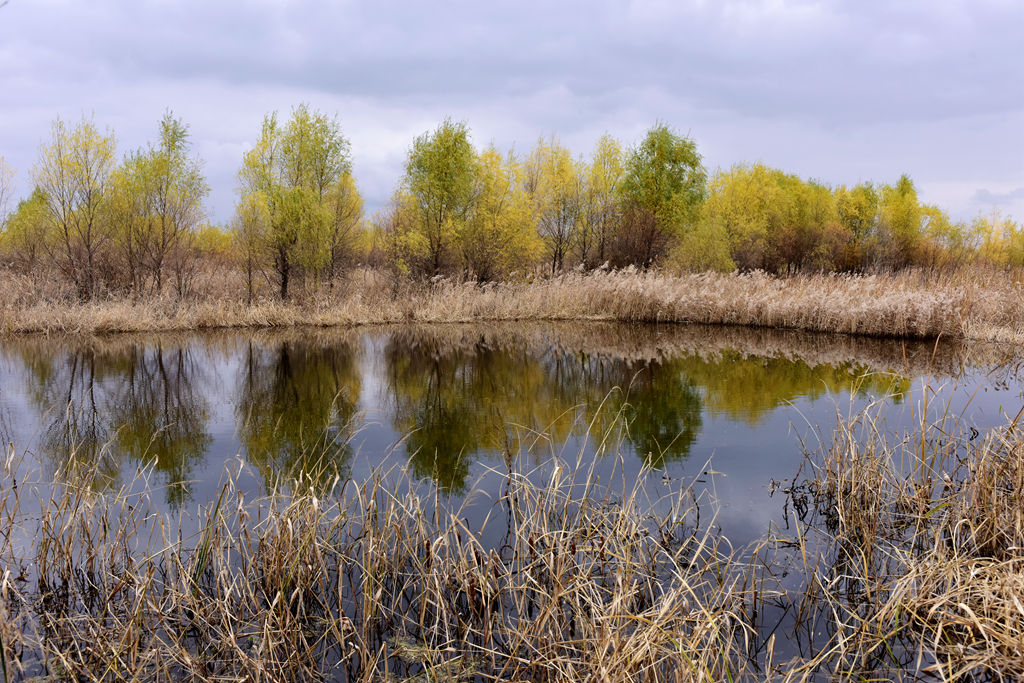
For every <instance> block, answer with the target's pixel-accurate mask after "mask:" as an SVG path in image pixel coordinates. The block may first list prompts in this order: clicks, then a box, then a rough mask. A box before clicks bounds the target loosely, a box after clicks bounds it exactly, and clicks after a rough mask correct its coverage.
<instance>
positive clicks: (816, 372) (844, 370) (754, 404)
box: [679, 350, 910, 425]
mask: <svg viewBox="0 0 1024 683" xmlns="http://www.w3.org/2000/svg"><path fill="white" fill-rule="evenodd" d="M679 369H680V371H681V372H683V373H685V374H686V375H687V376H688V377H689V378H690V379H691V380H692V381H693V382H694V383H695V384H697V385H699V386H700V387H701V388H702V389H703V393H704V402H705V404H706V405H707V407H708V408H709V409H711V410H714V411H718V412H721V413H724V414H725V415H728V416H729V417H730V418H732V419H734V420H742V421H744V422H746V423H748V424H751V425H757V424H758V423H760V422H761V420H762V419H764V417H766V416H767V415H768V414H769V413H771V412H772V411H773V410H775V409H776V408H778V407H779V406H781V405H784V404H788V403H790V402H792V401H794V400H796V399H799V398H808V399H810V400H812V401H813V400H816V399H818V398H820V397H821V396H824V395H826V394H838V393H841V392H853V393H855V394H857V395H860V396H867V395H874V396H887V395H891V396H893V398H894V399H895V400H896V401H897V402H898V401H899V398H900V396H902V395H903V394H905V393H906V392H908V391H909V390H910V380H909V379H908V378H906V377H901V376H899V375H894V374H890V373H879V372H870V371H869V370H868V369H867V368H866V367H864V366H861V365H859V364H857V363H854V362H845V363H835V364H825V363H820V364H816V365H810V364H808V363H806V362H804V361H803V360H799V359H791V358H785V357H762V356H751V355H747V354H743V353H741V352H739V351H734V350H726V351H721V352H719V353H717V354H715V355H714V356H712V357H710V358H702V357H700V356H697V355H692V356H686V357H683V358H682V359H680V363H679Z"/></svg>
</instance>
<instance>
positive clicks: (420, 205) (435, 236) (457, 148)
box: [402, 119, 476, 275]
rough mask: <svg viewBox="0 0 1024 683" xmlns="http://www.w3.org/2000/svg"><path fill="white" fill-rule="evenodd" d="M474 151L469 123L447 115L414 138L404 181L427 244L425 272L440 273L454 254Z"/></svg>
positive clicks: (420, 241) (468, 199) (421, 243)
mask: <svg viewBox="0 0 1024 683" xmlns="http://www.w3.org/2000/svg"><path fill="white" fill-rule="evenodd" d="M475 157H476V154H475V152H474V150H473V146H472V144H471V143H470V141H469V128H468V127H467V126H466V124H464V123H454V122H452V120H451V119H445V120H444V122H442V123H441V125H440V126H438V127H437V129H436V130H435V131H434V132H433V133H424V134H423V135H420V136H419V137H417V138H416V139H415V140H414V141H413V144H412V148H411V149H410V150H409V154H408V157H407V159H406V162H405V178H404V180H403V182H402V187H403V192H404V194H405V196H406V197H407V198H408V199H409V200H411V201H409V202H408V203H407V205H411V207H413V208H414V210H415V213H414V222H413V224H412V228H413V230H414V231H415V232H416V233H417V235H416V240H415V241H416V242H417V248H418V249H425V254H424V257H425V258H424V259H423V261H422V262H421V263H420V264H419V268H418V269H419V270H420V271H421V272H423V273H426V274H431V275H438V274H440V273H441V272H442V271H443V270H444V269H445V268H447V267H449V266H450V265H451V263H452V261H453V259H454V253H453V243H454V241H455V239H456V235H457V234H458V233H459V232H460V231H461V230H462V229H463V227H464V224H465V221H466V219H467V218H468V216H469V211H470V207H471V205H472V203H473V194H474V186H475V179H474V173H475V170H476V163H475Z"/></svg>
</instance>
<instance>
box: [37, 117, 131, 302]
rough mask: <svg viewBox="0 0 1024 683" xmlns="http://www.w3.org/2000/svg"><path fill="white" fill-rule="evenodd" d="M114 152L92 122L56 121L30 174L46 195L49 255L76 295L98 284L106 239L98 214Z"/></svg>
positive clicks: (111, 140)
mask: <svg viewBox="0 0 1024 683" xmlns="http://www.w3.org/2000/svg"><path fill="white" fill-rule="evenodd" d="M114 152H115V142H114V136H113V134H110V133H107V134H103V133H100V131H99V130H98V129H97V128H96V126H95V124H94V123H93V122H92V121H89V120H87V119H83V120H82V121H81V122H80V123H79V124H78V125H76V126H75V127H74V128H70V129H69V128H68V127H67V126H66V125H65V124H64V122H63V121H61V120H60V119H57V120H56V121H54V123H53V127H52V132H51V139H50V143H49V144H47V145H44V146H43V148H42V149H41V150H40V151H39V161H38V162H37V164H36V166H35V168H34V169H33V173H32V175H33V178H34V180H35V183H36V185H37V186H38V187H39V189H40V190H41V191H42V192H43V195H44V196H45V197H46V204H47V217H46V218H47V223H48V227H49V228H52V229H53V231H54V232H55V233H56V239H55V243H54V245H53V247H52V249H51V250H50V252H49V254H50V256H51V258H52V259H53V261H54V263H55V264H56V265H57V266H58V267H59V268H60V270H61V271H62V272H63V273H64V275H65V276H66V277H68V278H69V279H70V280H71V281H72V283H73V284H74V286H75V289H76V291H77V293H78V296H79V298H81V299H90V298H92V297H93V296H94V295H95V294H96V292H97V289H98V286H99V284H100V283H99V277H98V273H99V268H100V265H101V264H100V261H101V259H102V257H103V255H104V254H103V252H104V250H105V249H106V247H107V245H108V243H109V233H108V231H107V230H106V229H105V228H106V227H107V226H105V225H104V224H103V223H102V221H101V215H102V210H103V208H104V202H105V200H106V193H107V190H108V189H109V185H110V180H111V177H112V175H113V172H114V167H115V163H116V161H115V157H114Z"/></svg>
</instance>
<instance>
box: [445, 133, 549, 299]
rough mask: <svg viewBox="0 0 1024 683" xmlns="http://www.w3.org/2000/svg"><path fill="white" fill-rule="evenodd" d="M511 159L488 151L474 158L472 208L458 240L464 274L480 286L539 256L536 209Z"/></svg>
mask: <svg viewBox="0 0 1024 683" xmlns="http://www.w3.org/2000/svg"><path fill="white" fill-rule="evenodd" d="M523 174H524V170H523V167H522V165H521V164H520V163H519V160H518V159H516V157H515V155H514V154H513V153H511V152H510V153H509V154H507V155H506V156H504V157H503V156H502V155H501V153H500V152H499V151H498V150H497V149H496V148H495V147H494V146H493V145H491V146H489V147H488V148H487V149H485V150H484V151H482V152H481V153H480V154H479V155H477V158H476V169H475V172H474V178H475V187H474V190H473V205H472V209H471V211H470V212H469V215H468V218H467V220H466V221H465V222H464V223H463V224H462V226H461V229H460V230H459V232H458V234H457V235H456V238H457V243H458V248H459V253H460V255H461V259H462V267H463V271H464V272H465V274H466V275H468V276H472V277H475V278H476V279H477V280H479V281H481V282H487V281H490V280H495V279H500V278H505V277H508V276H509V275H510V274H511V273H512V272H514V271H516V270H517V269H521V268H528V267H529V266H530V265H531V264H533V263H534V262H535V261H536V260H537V257H538V255H539V252H540V250H541V245H540V239H539V236H538V235H537V233H536V232H535V231H534V230H533V220H534V213H533V211H534V208H533V206H532V205H531V202H530V197H529V195H528V194H527V192H526V190H525V188H524V186H523Z"/></svg>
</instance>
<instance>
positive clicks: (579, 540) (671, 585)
mask: <svg viewBox="0 0 1024 683" xmlns="http://www.w3.org/2000/svg"><path fill="white" fill-rule="evenodd" d="M13 460H14V458H13V455H12V456H11V457H9V458H8V465H7V466H8V469H9V470H10V469H11V467H12V465H11V462H12V461H13ZM83 477H85V478H87V477H88V473H78V474H77V478H78V479H79V480H80V479H82V478H83ZM295 486H296V487H297V488H298V489H301V492H299V493H294V492H293V493H292V494H291V495H284V494H278V495H276V496H274V497H272V498H268V499H262V500H257V501H247V500H246V499H245V496H244V494H243V493H242V492H241V491H240V490H239V488H238V487H237V486H236V484H235V482H234V481H233V480H231V479H229V480H227V481H226V482H225V483H224V485H223V487H222V488H221V492H220V494H219V496H218V498H217V499H216V501H213V502H212V503H211V504H210V505H209V506H208V507H206V508H205V509H204V510H203V511H202V513H201V514H200V515H199V517H198V518H197V519H196V520H195V524H194V526H190V525H188V524H185V523H184V522H182V520H178V523H177V524H175V523H174V521H173V520H168V519H166V518H165V517H164V516H162V515H160V514H159V513H157V512H155V511H154V510H153V509H152V508H151V507H150V505H149V504H148V503H147V498H146V496H145V495H144V494H132V493H129V492H128V490H125V491H123V492H122V493H120V494H118V495H109V496H97V495H95V494H92V493H89V492H88V486H86V485H84V484H83V485H74V486H72V485H57V486H56V489H55V490H54V493H53V496H52V497H50V498H49V499H45V498H44V502H43V503H42V505H41V509H36V508H34V507H33V503H34V501H33V498H32V496H30V495H29V489H30V488H31V486H30V485H29V484H27V483H26V482H24V481H21V482H19V485H18V486H17V487H14V486H9V485H5V487H4V490H3V498H2V500H0V514H2V517H0V527H2V532H3V533H2V535H0V539H2V540H0V544H2V545H0V557H2V558H3V563H4V572H3V578H2V586H0V590H2V595H3V604H2V610H0V636H2V638H0V640H2V643H0V648H2V652H3V662H0V664H2V666H3V667H4V676H5V680H10V679H12V678H13V679H25V680H28V679H33V678H36V677H43V678H48V679H50V678H52V679H67V680H96V681H98V680H104V681H107V680H171V679H174V680H177V679H182V678H188V679H190V680H201V681H213V680H268V681H285V680H355V681H371V680H388V681H413V680H416V681H463V680H487V681H492V680H493V681H498V680H501V681H521V680H532V681H570V680H601V681H625V680H655V679H656V680H680V681H691V680H692V681H712V680H714V681H717V680H725V679H727V678H729V677H734V676H736V675H739V674H740V673H741V672H742V671H743V669H744V667H745V666H748V664H745V662H747V661H748V660H747V658H746V657H745V655H744V654H743V653H744V650H745V648H746V646H747V644H748V643H749V642H750V637H751V629H750V626H749V619H748V618H747V617H746V615H745V609H744V595H745V590H746V581H747V580H748V577H747V575H745V574H742V573H736V572H725V571H723V569H724V568H726V567H728V566H730V562H731V560H730V557H731V556H730V554H729V552H728V548H727V546H725V545H723V544H722V543H721V541H720V539H717V538H716V537H715V536H714V534H712V533H710V532H708V531H707V530H706V529H704V528H702V527H701V526H700V525H699V524H698V522H697V512H696V500H695V499H694V498H693V496H692V495H691V492H690V490H689V488H688V487H682V488H681V489H680V490H678V491H675V492H674V493H673V494H672V495H670V496H668V497H667V498H664V499H661V500H658V501H652V500H650V499H649V498H648V497H647V496H646V495H645V493H644V489H643V488H642V487H640V486H638V485H636V484H634V486H633V487H632V488H629V487H625V488H614V487H609V486H607V485H605V486H602V485H601V483H600V482H598V481H597V480H596V478H595V477H593V475H592V472H587V471H586V470H585V469H583V468H582V466H579V467H575V468H573V467H570V466H569V465H568V464H567V463H561V464H559V465H556V466H554V467H553V468H549V469H548V470H546V471H544V472H543V473H541V472H529V473H518V472H515V471H510V472H508V473H506V475H505V480H504V482H503V487H502V494H501V495H500V497H499V498H498V499H497V500H495V501H494V502H493V503H494V504H493V507H492V509H491V512H490V513H488V514H486V515H483V517H482V519H481V517H480V516H479V515H471V514H470V513H469V511H468V510H467V509H465V507H464V505H466V504H468V502H467V503H464V504H463V505H460V506H455V507H449V506H447V505H445V503H444V501H442V500H440V499H438V498H437V497H436V494H431V493H430V492H428V491H424V490H422V489H421V487H419V486H418V485H417V484H416V483H415V482H413V481H412V480H410V479H408V478H407V477H405V476H403V475H401V474H400V473H395V472H378V473H376V474H375V475H374V476H372V477H371V478H370V479H369V480H367V481H365V482H363V483H362V484H360V485H358V486H357V485H356V484H354V483H350V484H348V485H345V484H343V483H341V482H337V481H336V482H335V483H334V485H332V486H329V487H327V488H326V489H325V488H322V487H303V486H302V484H301V483H299V484H296V485H295ZM613 489H614V490H613ZM30 501H33V502H30ZM655 510H657V511H658V512H657V513H656V514H655V513H654V512H653V511H655ZM470 519H477V520H479V521H477V522H471V521H469V520H470ZM496 527H499V528H496ZM190 528H191V529H192V531H191V532H189V531H188V529H190ZM488 538H493V539H498V540H496V541H493V542H488V541H487V539H488Z"/></svg>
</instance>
